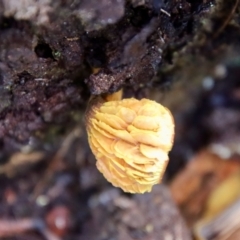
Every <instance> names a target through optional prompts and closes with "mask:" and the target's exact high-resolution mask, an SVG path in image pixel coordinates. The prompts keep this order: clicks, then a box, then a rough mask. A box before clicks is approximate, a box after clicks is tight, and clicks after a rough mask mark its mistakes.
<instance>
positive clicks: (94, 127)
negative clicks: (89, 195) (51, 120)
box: [86, 98, 174, 193]
mask: <svg viewBox="0 0 240 240" xmlns="http://www.w3.org/2000/svg"><path fill="white" fill-rule="evenodd" d="M99 99H100V98H98V99H97V100H94V101H95V102H94V101H93V103H92V104H90V107H89V109H88V111H87V115H86V126H87V133H88V140H89V144H90V147H91V149H92V151H93V153H94V155H95V157H96V159H97V168H98V169H99V171H100V172H102V174H103V175H104V177H105V178H106V179H107V180H108V181H109V182H111V183H112V184H113V185H114V186H116V187H120V188H122V189H123V190H124V191H125V192H130V193H144V192H150V191H151V189H152V186H153V185H154V184H157V183H159V182H160V181H161V178H162V176H163V173H164V171H165V168H166V165H167V163H168V152H169V151H170V150H171V148H172V144H173V137H174V122H173V117H172V115H171V113H170V111H169V110H168V109H166V108H165V107H163V106H162V105H160V104H159V103H157V102H155V101H151V100H148V99H142V100H137V99H134V98H130V99H123V100H117V101H116V100H113V101H111V100H110V101H104V99H103V98H101V100H99Z"/></svg>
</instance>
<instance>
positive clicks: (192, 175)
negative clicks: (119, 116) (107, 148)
mask: <svg viewBox="0 0 240 240" xmlns="http://www.w3.org/2000/svg"><path fill="white" fill-rule="evenodd" d="M239 10H240V6H239V0H230V1H224V0H215V1H210V0H198V1H192V0H99V1H97V2H96V1H94V0H88V1H86V0H82V1H80V0H79V1H78V0H58V1H56V0H55V1H53V0H18V1H16V0H0V239H4V240H44V239H47V240H60V239H63V240H65V239H66V240H67V239H69V240H75V239H76V240H170V239H172V240H175V239H176V240H177V239H178V240H188V239H198V240H238V239H240V218H239V215H240V198H239V196H240V157H239V155H240V48H239V46H240V45H239V41H240V30H239V27H240V21H239V19H240V16H239ZM120 88H123V90H124V97H136V98H138V99H141V98H143V97H146V98H149V99H152V100H155V101H157V102H159V103H161V104H163V105H164V106H166V107H168V108H169V109H170V110H171V111H172V113H173V116H174V119H175V130H176V133H175V140H174V146H173V149H172V151H171V152H170V154H169V158H170V160H169V164H168V168H167V170H166V173H165V175H164V179H163V181H162V183H161V184H159V185H156V186H154V188H153V190H152V192H151V193H146V194H142V195H140V194H135V195H132V194H126V193H124V192H123V191H121V190H120V189H118V188H114V187H113V186H112V185H111V184H110V183H108V182H107V181H106V180H105V179H104V177H103V176H102V175H101V173H99V172H98V170H97V169H96V166H95V163H96V159H95V157H94V156H93V154H92V153H91V150H90V148H89V145H88V142H87V135H86V130H85V125H84V114H85V111H86V108H87V105H88V100H89V98H90V96H91V95H99V94H105V93H112V92H115V91H117V90H119V89H120Z"/></svg>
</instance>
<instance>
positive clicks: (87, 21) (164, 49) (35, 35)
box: [0, 0, 212, 158]
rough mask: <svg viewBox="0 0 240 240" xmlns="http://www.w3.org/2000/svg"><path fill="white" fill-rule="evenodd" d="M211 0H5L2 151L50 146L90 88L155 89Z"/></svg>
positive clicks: (1, 15) (0, 44)
mask: <svg viewBox="0 0 240 240" xmlns="http://www.w3.org/2000/svg"><path fill="white" fill-rule="evenodd" d="M24 2H25V3H24ZM211 4H212V1H203V2H202V1H197V2H196V3H195V2H194V3H191V1H184V0H182V1H175V0H171V1H152V2H151V1H126V3H125V2H124V1H123V0H122V1H108V0H102V1H99V2H98V4H97V5H96V4H95V1H82V2H81V3H80V2H78V1H48V2H47V1H46V2H43V3H41V1H39V2H38V1H34V0H29V1H19V4H14V1H5V0H1V1H0V6H1V8H0V9H1V10H0V151H1V156H5V154H10V153H12V152H13V151H18V150H20V149H21V150H22V149H27V150H31V149H33V150H34V149H46V148H48V144H51V143H53V142H56V139H57V138H58V137H59V136H64V134H65V133H66V132H68V131H69V129H71V128H72V126H74V125H76V124H78V122H79V121H80V119H81V117H82V114H83V109H84V108H85V107H86V104H87V99H88V96H89V92H91V93H92V94H101V93H105V92H113V91H116V90H117V89H119V88H120V87H122V86H127V87H128V88H130V89H132V90H131V92H133V93H134V92H137V91H139V89H141V88H143V86H145V87H148V88H151V87H152V86H153V85H154V84H153V82H152V81H151V79H153V77H154V76H156V74H157V72H158V71H159V69H160V68H161V66H162V65H164V64H169V63H171V61H172V55H173V53H174V52H176V51H179V50H180V49H182V48H183V47H184V46H185V45H186V44H187V42H188V41H189V40H191V39H192V38H193V36H194V32H195V31H196V27H197V26H198V25H199V21H200V19H201V17H202V16H204V14H205V13H206V12H208V11H209V9H210V6H211ZM27 6H32V7H33V12H32V13H31V12H30V13H29V12H27V11H26V9H24V8H26V7H27ZM110 8H111V11H106V9H110ZM89 15H90V16H91V17H90V18H89ZM166 81H167V83H169V82H170V81H171V78H169V79H167V80H166V79H165V80H160V81H158V82H157V83H156V84H155V85H157V87H161V86H162V85H163V82H164V83H166ZM155 85H154V87H155ZM4 158H5V157H4Z"/></svg>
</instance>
